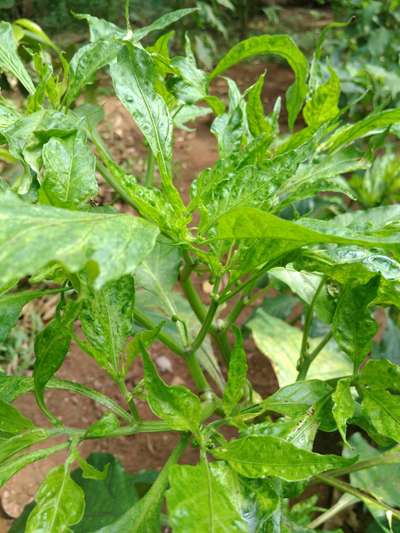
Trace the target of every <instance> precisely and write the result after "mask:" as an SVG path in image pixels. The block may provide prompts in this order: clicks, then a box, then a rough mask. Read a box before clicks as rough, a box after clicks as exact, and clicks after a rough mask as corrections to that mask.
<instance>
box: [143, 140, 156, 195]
mask: <svg viewBox="0 0 400 533" xmlns="http://www.w3.org/2000/svg"><path fill="white" fill-rule="evenodd" d="M154 163H155V159H154V154H153V152H152V151H151V150H150V148H149V151H148V153H147V167H146V175H145V177H144V185H145V186H146V187H151V186H152V185H153V183H154Z"/></svg>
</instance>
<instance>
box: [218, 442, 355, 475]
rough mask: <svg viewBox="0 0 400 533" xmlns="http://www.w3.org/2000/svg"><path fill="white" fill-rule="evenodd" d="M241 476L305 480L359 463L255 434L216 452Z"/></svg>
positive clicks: (230, 443)
mask: <svg viewBox="0 0 400 533" xmlns="http://www.w3.org/2000/svg"><path fill="white" fill-rule="evenodd" d="M212 453H213V455H215V456H216V457H217V458H218V459H224V460H226V461H227V462H228V463H229V465H230V466H231V467H232V468H233V469H234V470H236V472H238V473H239V474H241V475H242V476H245V477H250V478H263V477H267V476H276V477H279V478H281V479H285V480H286V481H301V480H303V479H308V478H310V477H311V476H314V475H315V474H318V473H320V472H324V471H326V470H329V469H332V468H339V467H344V466H348V465H350V464H352V463H354V461H355V460H356V459H355V458H353V459H344V458H342V457H338V456H336V455H320V454H318V453H313V452H310V451H308V450H303V449H302V448H297V447H296V446H294V445H293V444H291V443H290V442H287V441H285V440H283V439H280V438H278V437H271V436H266V435H251V436H248V437H243V438H240V439H236V440H232V441H229V442H227V443H226V444H225V446H224V447H223V448H218V449H215V450H213V452H212Z"/></svg>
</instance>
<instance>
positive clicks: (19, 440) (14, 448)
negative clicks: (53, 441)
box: [0, 428, 50, 464]
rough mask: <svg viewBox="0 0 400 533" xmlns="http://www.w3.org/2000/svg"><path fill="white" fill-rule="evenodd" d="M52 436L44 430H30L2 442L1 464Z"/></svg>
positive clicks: (0, 446)
mask: <svg viewBox="0 0 400 533" xmlns="http://www.w3.org/2000/svg"><path fill="white" fill-rule="evenodd" d="M49 436H50V434H49V433H48V432H47V431H46V430H45V429H42V428H35V429H29V430H27V431H24V432H23V433H18V434H17V435H14V436H13V437H10V438H8V439H5V440H3V441H1V442H0V464H2V463H3V462H4V461H6V460H7V459H9V458H10V457H12V456H13V455H15V454H16V453H18V452H20V451H22V450H24V449H25V448H29V447H30V446H32V445H33V444H36V443H38V442H41V441H43V440H46V439H47V438H48V437H49Z"/></svg>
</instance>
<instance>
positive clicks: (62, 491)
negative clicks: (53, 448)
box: [25, 466, 85, 533]
mask: <svg viewBox="0 0 400 533" xmlns="http://www.w3.org/2000/svg"><path fill="white" fill-rule="evenodd" d="M35 500H36V506H35V507H34V509H33V511H32V512H31V514H30V515H29V518H28V522H27V524H26V529H25V531H26V533H37V532H38V531H46V533H59V532H60V531H68V530H69V526H73V525H75V524H78V523H79V522H80V520H81V519H82V517H83V514H84V510H85V496H84V492H83V490H82V489H81V487H80V486H79V485H77V484H76V483H75V482H74V481H73V480H72V479H71V477H70V474H69V471H68V467H67V466H59V467H57V468H54V469H53V470H51V471H50V472H49V473H48V474H47V477H46V479H45V480H44V481H43V483H42V484H41V486H40V487H39V490H38V492H37V493H36V497H35Z"/></svg>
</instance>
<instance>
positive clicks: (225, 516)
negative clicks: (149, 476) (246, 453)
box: [166, 462, 249, 533]
mask: <svg viewBox="0 0 400 533" xmlns="http://www.w3.org/2000/svg"><path fill="white" fill-rule="evenodd" d="M169 481H170V489H169V490H168V492H167V493H166V498H167V505H168V511H169V520H170V525H171V527H172V529H173V531H182V532H183V531H185V533H204V532H205V531H212V532H214V533H225V532H227V531H235V532H238V533H239V532H243V533H244V532H247V531H249V525H248V523H247V522H246V520H245V518H244V516H243V514H242V506H243V498H242V496H241V494H240V487H239V483H238V480H237V477H236V475H235V473H234V472H233V471H232V470H231V469H230V468H229V467H227V466H226V465H224V464H223V463H219V462H214V463H206V462H202V463H200V464H199V465H196V466H189V465H174V466H172V467H171V469H170V475H169ZM194 488H195V490H193V489H194Z"/></svg>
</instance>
